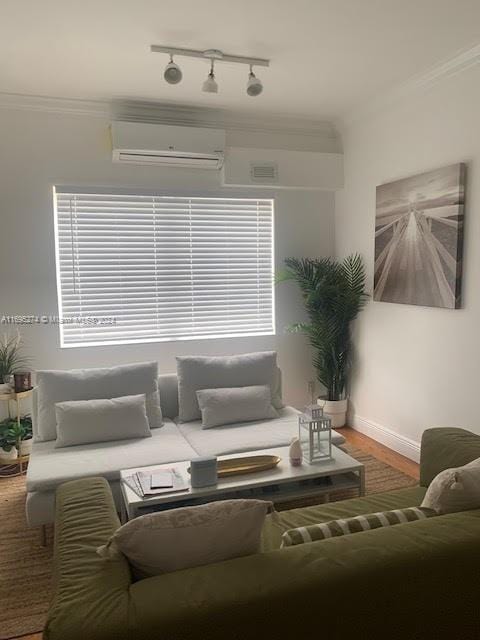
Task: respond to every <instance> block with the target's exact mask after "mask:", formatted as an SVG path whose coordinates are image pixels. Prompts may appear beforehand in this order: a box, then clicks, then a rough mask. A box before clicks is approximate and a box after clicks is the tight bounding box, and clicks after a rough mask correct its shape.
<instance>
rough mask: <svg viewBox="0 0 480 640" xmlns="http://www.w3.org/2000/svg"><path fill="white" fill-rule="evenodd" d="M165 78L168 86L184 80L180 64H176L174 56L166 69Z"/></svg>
mask: <svg viewBox="0 0 480 640" xmlns="http://www.w3.org/2000/svg"><path fill="white" fill-rule="evenodd" d="M163 77H164V78H165V80H166V81H167V82H168V84H178V83H179V82H180V80H181V79H182V71H181V69H180V67H179V66H178V64H175V62H174V61H173V57H172V56H170V62H169V63H168V64H167V66H166V67H165V71H164V72H163Z"/></svg>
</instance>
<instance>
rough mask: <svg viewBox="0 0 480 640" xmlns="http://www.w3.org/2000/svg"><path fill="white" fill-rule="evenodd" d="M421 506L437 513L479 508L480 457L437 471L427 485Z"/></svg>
mask: <svg viewBox="0 0 480 640" xmlns="http://www.w3.org/2000/svg"><path fill="white" fill-rule="evenodd" d="M421 506H422V507H426V508H427V509H433V510H434V511H436V512H437V513H438V514H445V513H456V512H457V511H469V510H470V509H480V458H477V459H476V460H474V461H473V462H470V463H469V464H466V465H465V466H463V467H457V468H456V469H445V471H442V472H441V473H439V474H438V475H437V476H436V477H435V478H434V479H433V480H432V482H431V484H430V486H429V487H428V490H427V493H426V494H425V497H424V499H423V502H422V504H421Z"/></svg>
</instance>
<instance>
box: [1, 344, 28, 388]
mask: <svg viewBox="0 0 480 640" xmlns="http://www.w3.org/2000/svg"><path fill="white" fill-rule="evenodd" d="M22 347H23V342H22V337H21V335H20V333H19V332H17V333H16V334H15V335H9V334H6V333H4V334H3V336H2V338H1V339H0V393H1V392H3V393H6V392H8V391H9V390H10V385H9V382H10V379H11V377H12V375H13V374H14V373H15V372H16V371H18V370H19V369H21V368H23V367H25V366H26V365H27V364H28V362H29V360H30V358H28V357H27V356H24V355H23V353H22Z"/></svg>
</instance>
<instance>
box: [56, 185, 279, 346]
mask: <svg viewBox="0 0 480 640" xmlns="http://www.w3.org/2000/svg"><path fill="white" fill-rule="evenodd" d="M55 233H56V258H57V288H58V304H59V314H60V317H61V323H60V340H61V345H62V346H63V347H78V346H84V345H105V344H122V343H134V342H157V341H162V340H185V339H194V338H197V339H198V338H214V337H225V336H244V335H249V336H251V335H268V334H272V333H274V298H273V200H265V199H257V198H254V199H250V198H243V199H239V198H187V197H178V198H177V197H166V196H159V195H155V196H148V195H137V194H128V195H125V194H120V193H116V194H110V193H81V192H74V191H73V190H68V192H67V191H62V190H61V189H59V188H57V189H56V190H55Z"/></svg>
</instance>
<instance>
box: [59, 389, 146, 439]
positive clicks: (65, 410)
mask: <svg viewBox="0 0 480 640" xmlns="http://www.w3.org/2000/svg"><path fill="white" fill-rule="evenodd" d="M55 415H56V418H57V439H56V441H55V447H57V448H58V447H71V446H75V445H79V444H89V443H90V442H107V441H109V440H125V439H127V438H150V437H151V435H152V432H151V431H150V427H149V425H148V420H147V412H146V408H145V394H144V393H143V394H140V395H137V396H122V397H121V398H110V399H103V400H68V401H67V402H57V404H56V405H55Z"/></svg>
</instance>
